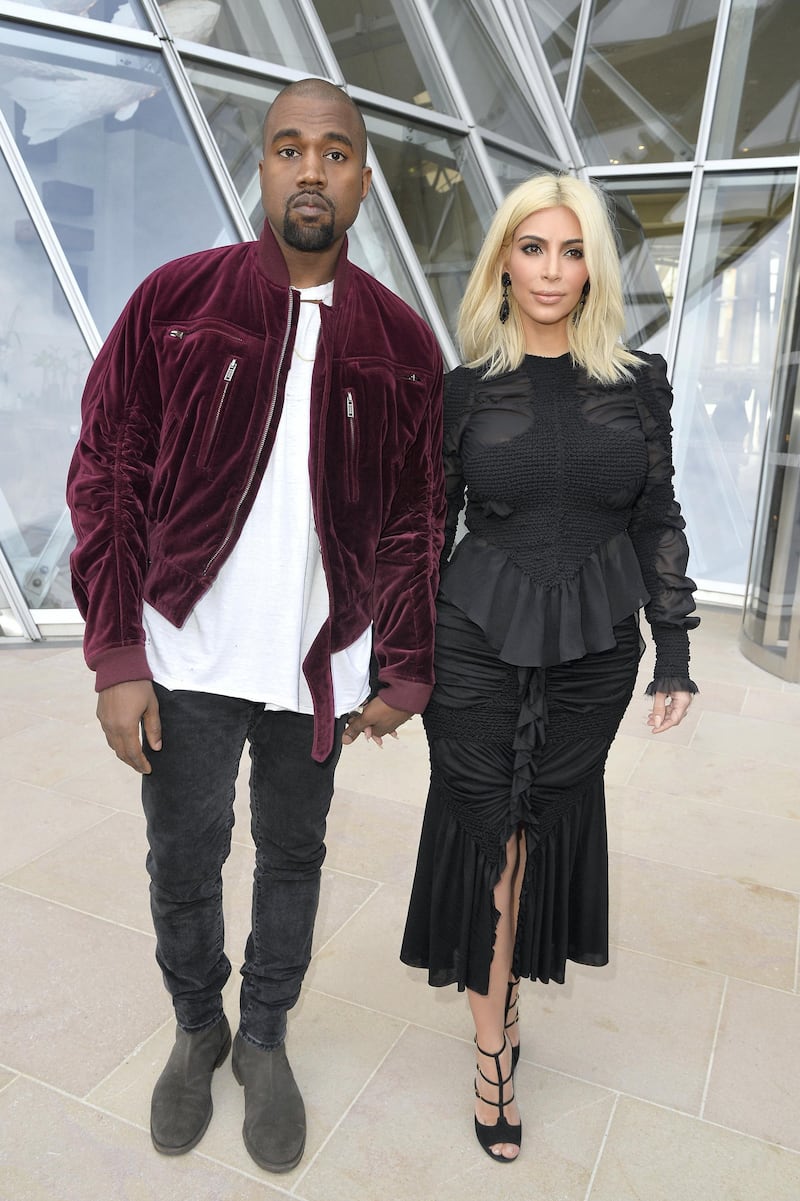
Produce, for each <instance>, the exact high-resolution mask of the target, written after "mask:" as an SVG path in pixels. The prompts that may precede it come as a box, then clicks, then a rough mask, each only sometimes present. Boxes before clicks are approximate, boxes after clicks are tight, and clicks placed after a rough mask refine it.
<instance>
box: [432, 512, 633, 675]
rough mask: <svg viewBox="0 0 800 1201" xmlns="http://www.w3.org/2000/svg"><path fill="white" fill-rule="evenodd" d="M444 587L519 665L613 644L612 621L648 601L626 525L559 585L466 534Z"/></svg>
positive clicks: (561, 659)
mask: <svg viewBox="0 0 800 1201" xmlns="http://www.w3.org/2000/svg"><path fill="white" fill-rule="evenodd" d="M440 593H441V595H442V596H443V597H444V599H445V600H447V601H449V602H450V603H451V604H453V605H456V606H457V607H458V608H459V609H461V611H462V612H463V613H465V614H466V615H467V617H468V618H469V619H470V621H473V622H474V623H475V625H477V626H479V627H480V628H481V629H482V630H483V632H484V634H485V635H486V639H487V641H488V642H489V645H490V646H491V647H493V648H494V649H495V650H496V651H497V653H498V655H499V657H500V658H501V659H502V660H503V661H504V662H505V663H511V664H514V665H515V666H517V667H550V666H552V665H554V664H556V663H568V662H572V661H573V660H575V659H581V658H583V656H584V655H587V654H596V653H599V652H601V651H605V650H610V649H611V648H612V647H613V646H614V645H615V644H616V638H615V635H614V626H615V625H616V624H617V623H618V622H620V621H622V620H623V619H624V618H625V617H629V616H630V615H631V614H632V613H635V612H636V611H637V610H638V609H640V608H641V607H642V606H643V605H645V604H646V603H647V601H648V600H649V594H648V592H647V589H646V588H645V585H644V580H643V579H642V573H641V569H640V567H639V560H638V559H637V557H636V552H635V550H634V548H633V544H632V543H631V540H630V538H629V537H628V534H627V533H626V532H625V531H623V532H622V533H620V534H616V535H615V536H614V537H613V538H611V539H610V540H609V541H608V542H607V543H605V544H604V545H603V546H600V547H598V548H597V549H596V550H595V551H594V552H593V553H592V554H591V555H589V556H588V557H587V558H586V559H585V560H584V562H583V563H582V564H581V567H580V569H579V570H578V572H577V573H576V574H575V575H573V576H571V577H570V578H569V579H566V580H563V581H560V582H559V583H557V584H553V585H545V584H541V583H538V582H537V581H535V580H533V579H532V578H531V577H530V576H529V575H528V574H527V573H526V572H524V571H523V570H522V568H521V567H519V566H518V565H517V564H516V563H515V562H514V561H513V559H511V558H510V557H509V555H508V554H507V552H506V551H504V550H502V549H500V548H499V547H497V546H494V545H492V544H491V543H489V542H487V541H486V540H485V539H484V538H480V537H478V536H476V535H474V534H467V535H466V536H465V537H464V538H463V539H462V541H461V542H460V543H459V544H458V546H457V547H456V549H455V551H454V553H453V556H452V558H451V559H450V562H449V563H448V564H447V566H446V567H445V569H444V572H443V574H442V579H441V584H440Z"/></svg>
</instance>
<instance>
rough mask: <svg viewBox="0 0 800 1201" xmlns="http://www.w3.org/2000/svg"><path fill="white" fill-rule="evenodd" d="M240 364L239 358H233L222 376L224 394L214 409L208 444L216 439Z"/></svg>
mask: <svg viewBox="0 0 800 1201" xmlns="http://www.w3.org/2000/svg"><path fill="white" fill-rule="evenodd" d="M238 366H239V360H238V359H231V361H230V363H229V364H228V369H227V371H226V372H225V374H224V375H223V377H222V382H223V384H224V387H223V389H222V395H221V396H220V398H219V400H218V401H217V407H216V409H215V410H214V418H213V420H212V422H211V429H210V430H209V432H208V441H207V443H206V445H207V446H209V447H210V446H211V444H212V442H213V441H214V438H215V437H216V434H217V426H218V425H219V418H220V414H221V412H222V406H223V405H224V404H225V397H226V396H227V395H228V390H229V388H230V386H231V383H232V382H233V377H234V375H235V374H236V368H237V367H238Z"/></svg>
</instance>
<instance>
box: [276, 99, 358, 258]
mask: <svg viewBox="0 0 800 1201" xmlns="http://www.w3.org/2000/svg"><path fill="white" fill-rule="evenodd" d="M363 152H364V145H363V134H362V132H361V127H360V124H359V121H358V118H357V114H356V113H355V112H354V111H353V109H352V107H351V105H350V104H349V103H348V102H347V100H345V99H344V98H343V99H342V100H339V99H338V98H337V97H335V96H332V97H330V99H328V98H325V99H318V98H315V97H310V96H292V95H287V96H280V97H279V98H278V99H277V100H276V101H275V102H274V104H273V105H272V108H271V109H270V111H269V114H268V117H267V122H266V129H265V136H264V158H263V160H262V161H261V162H260V163H259V168H258V169H259V174H260V177H261V203H262V204H263V206H264V212H265V214H266V217H267V220H268V221H269V223H270V225H271V226H272V229H273V232H274V233H275V235H276V237H277V238H278V240H279V241H280V242H282V243H283V244H284V245H285V246H286V247H290V248H291V249H292V250H295V251H301V252H306V253H309V254H313V253H321V252H322V251H325V250H328V249H329V248H330V247H332V246H334V245H335V244H336V243H338V242H340V241H341V240H342V238H343V237H344V235H345V233H346V232H347V230H348V229H349V228H350V226H351V225H352V224H353V222H354V221H355V219H356V217H357V215H358V210H359V208H360V206H361V201H362V200H363V199H364V197H365V196H366V194H367V192H368V191H369V185H370V180H371V177H372V171H371V169H370V168H369V167H364V166H363V165H362V164H363Z"/></svg>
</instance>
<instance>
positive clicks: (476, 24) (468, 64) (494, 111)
mask: <svg viewBox="0 0 800 1201" xmlns="http://www.w3.org/2000/svg"><path fill="white" fill-rule="evenodd" d="M430 7H431V12H432V13H433V16H434V18H435V20H436V23H437V25H438V27H439V34H440V36H441V38H442V41H443V42H444V44H445V47H446V48H447V52H448V54H449V55H450V58H451V59H452V62H453V66H454V67H455V71H456V74H457V76H458V79H459V82H460V83H461V86H462V88H463V89H464V92H465V94H466V97H467V101H468V103H469V106H470V108H471V110H472V116H473V117H474V119H475V121H476V123H477V124H478V125H482V126H483V127H484V128H486V129H490V130H491V131H492V132H493V133H500V134H503V136H504V137H507V138H511V139H512V140H513V141H515V142H520V143H521V144H522V145H523V146H530V147H531V148H532V149H538V150H544V151H545V152H546V153H547V154H550V155H552V154H553V153H554V151H553V148H552V146H551V145H550V142H549V140H548V138H547V136H546V134H545V132H544V130H543V128H542V126H541V124H540V123H539V121H538V120H537V118H536V116H535V114H534V112H533V105H532V102H531V99H530V96H529V95H527V94H524V93H523V92H522V91H521V89H520V88H519V86H518V85H517V82H516V80H515V79H514V77H513V74H512V72H511V71H510V70H509V68H508V65H507V64H508V63H509V62H514V61H515V60H514V59H513V57H512V55H511V52H510V50H509V48H508V42H507V38H506V35H505V31H504V28H503V24H502V22H501V20H500V19H499V18H498V17H497V15H496V14H494V13H493V12H491V10H490V9H488V8H487V6H486V5H483V4H481V5H476V4H475V3H473V4H464V3H463V2H462V0H432V3H431V6H430ZM476 8H479V9H480V12H477V11H476Z"/></svg>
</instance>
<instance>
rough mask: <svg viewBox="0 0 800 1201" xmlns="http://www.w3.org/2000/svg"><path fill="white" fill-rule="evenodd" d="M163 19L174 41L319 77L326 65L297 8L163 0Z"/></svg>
mask: <svg viewBox="0 0 800 1201" xmlns="http://www.w3.org/2000/svg"><path fill="white" fill-rule="evenodd" d="M159 8H160V9H161V13H162V16H163V17H164V20H165V22H166V25H167V28H168V29H169V31H170V33H171V34H172V36H173V37H174V38H183V39H185V40H186V41H189V42H200V43H202V44H203V45H208V46H217V47H219V49H220V50H232V51H233V52H234V53H236V54H248V55H251V56H252V57H253V58H262V59H266V60H267V62H271V63H282V64H283V65H284V66H286V67H293V68H294V69H295V70H298V71H308V72H309V73H310V74H312V75H318V74H320V73H321V71H322V60H321V59H320V57H319V54H318V52H317V51H316V49H315V48H314V43H313V42H312V40H311V36H310V34H309V32H308V29H307V28H306V24H305V21H304V20H303V18H302V16H301V15H300V14H299V12H298V11H297V8H296V7H295V6H294V5H293V4H291V3H289V2H285V3H282V4H275V3H274V2H273V0H213V3H212V0H165V3H164V4H160V5H159Z"/></svg>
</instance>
